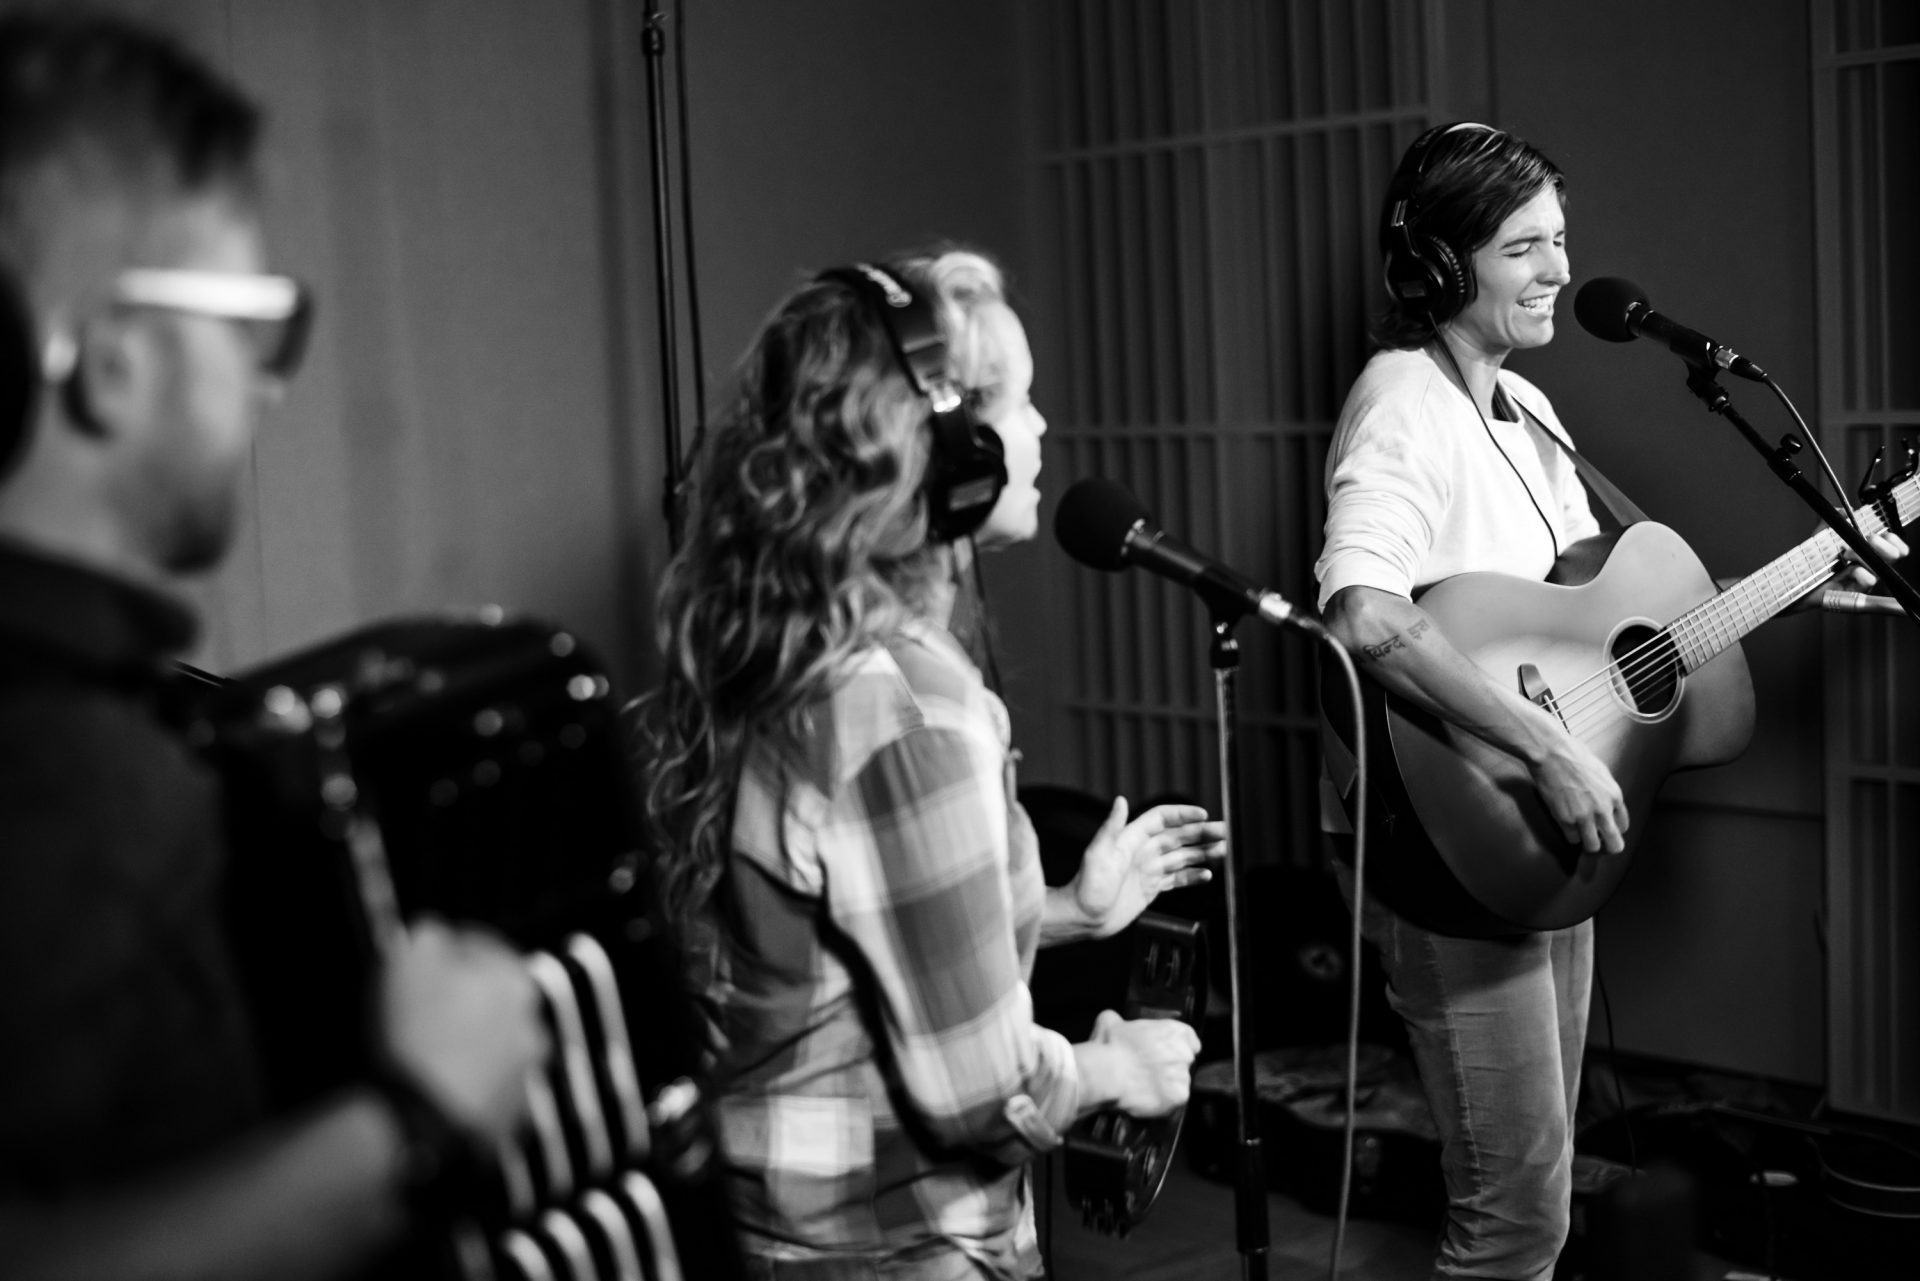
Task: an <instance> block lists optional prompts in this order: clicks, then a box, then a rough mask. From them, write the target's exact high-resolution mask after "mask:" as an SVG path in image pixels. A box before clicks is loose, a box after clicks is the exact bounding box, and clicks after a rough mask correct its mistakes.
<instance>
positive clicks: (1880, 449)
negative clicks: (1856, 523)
mask: <svg viewBox="0 0 1920 1281" xmlns="http://www.w3.org/2000/svg"><path fill="white" fill-rule="evenodd" d="M1886 456H1887V447H1886V446H1885V445H1880V446H1877V447H1876V448H1875V449H1874V451H1873V458H1872V459H1871V461H1869V462H1868V463H1867V470H1866V471H1865V472H1864V473H1863V474H1862V475H1861V477H1860V488H1859V490H1858V491H1856V492H1857V493H1858V494H1859V496H1860V501H1861V502H1863V503H1870V502H1872V501H1873V500H1874V499H1876V498H1878V497H1879V496H1880V494H1879V488H1880V487H1879V486H1878V485H1875V484H1874V483H1873V476H1874V473H1875V472H1877V471H1879V470H1880V462H1881V460H1882V459H1884V458H1885V457H1886Z"/></svg>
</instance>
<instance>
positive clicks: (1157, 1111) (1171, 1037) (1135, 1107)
mask: <svg viewBox="0 0 1920 1281" xmlns="http://www.w3.org/2000/svg"><path fill="white" fill-rule="evenodd" d="M1089 1044H1090V1045H1091V1046H1094V1047H1100V1048H1101V1049H1104V1050H1105V1052H1106V1056H1105V1063H1104V1068H1105V1072H1104V1075H1105V1076H1106V1078H1107V1079H1106V1080H1104V1081H1102V1082H1099V1083H1098V1084H1097V1085H1096V1090H1095V1092H1097V1093H1098V1094H1101V1095H1105V1096H1108V1097H1111V1099H1112V1101H1113V1106H1114V1107H1117V1108H1119V1109H1120V1110H1121V1111H1122V1112H1125V1113H1126V1114H1127V1115H1128V1116H1165V1115H1166V1114H1167V1113H1169V1112H1171V1111H1173V1110H1174V1109H1175V1108H1177V1107H1180V1106H1182V1105H1183V1104H1185V1103H1186V1101H1187V1095H1188V1094H1189V1093H1190V1092H1191V1090H1192V1088H1193V1060H1194V1057H1195V1056H1196V1055H1198V1054H1199V1053H1200V1037H1199V1035H1198V1034H1196V1033H1195V1032H1194V1030H1193V1029H1192V1028H1190V1027H1188V1026H1187V1025H1186V1024H1185V1023H1182V1022H1180V1021H1179V1020H1178V1019H1123V1018H1121V1017H1120V1016H1119V1015H1118V1014H1116V1013H1115V1012H1114V1011H1112V1010H1103V1011H1102V1012H1101V1014H1100V1017H1099V1018H1098V1019H1095V1020H1094V1024H1093V1040H1092V1041H1091V1042H1090V1043H1089ZM1101 1087H1104V1088H1101Z"/></svg>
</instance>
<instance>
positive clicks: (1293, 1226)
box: [1052, 1159, 1433, 1281]
mask: <svg viewBox="0 0 1920 1281" xmlns="http://www.w3.org/2000/svg"><path fill="white" fill-rule="evenodd" d="M1054 1165H1055V1166H1056V1167H1058V1165H1059V1162H1055V1163H1054ZM1054 1178H1055V1184H1056V1186H1055V1190H1056V1191H1059V1190H1060V1189H1059V1187H1058V1182H1059V1174H1058V1173H1057V1170H1056V1173H1055V1176H1054ZM1058 1205H1059V1207H1060V1210H1059V1213H1058V1215H1057V1216H1056V1217H1055V1219H1054V1234H1053V1273H1052V1275H1053V1276H1054V1277H1055V1278H1056V1279H1057V1281H1173V1279H1174V1278H1181V1279H1182V1281H1185V1279H1186V1278H1195V1279H1200V1278H1205V1279H1207V1281H1212V1279H1214V1278H1220V1279H1221V1281H1226V1279H1227V1278H1238V1277H1240V1276H1241V1275H1242V1273H1241V1263H1240V1253H1239V1250H1238V1249H1237V1247H1236V1245H1235V1224H1234V1213H1233V1190H1232V1189H1231V1188H1229V1187H1227V1186H1225V1185H1224V1184H1219V1183H1214V1182H1211V1181H1209V1180H1206V1179H1203V1178H1201V1177H1200V1176H1199V1175H1197V1174H1194V1173H1193V1172H1192V1171H1191V1170H1189V1169H1188V1168H1187V1166H1186V1163H1185V1162H1184V1161H1182V1160H1177V1159H1176V1161H1175V1162H1174V1168H1173V1169H1172V1171H1171V1172H1170V1173H1169V1174H1168V1176H1167V1183H1166V1187H1165V1188H1164V1189H1163V1190H1162V1191H1161V1194H1160V1199H1159V1200H1158V1201H1157V1202H1155V1203H1154V1207H1153V1213H1152V1214H1151V1216H1150V1217H1149V1218H1148V1219H1147V1221H1146V1222H1145V1223H1143V1224H1141V1225H1140V1226H1139V1227H1138V1228H1136V1229H1135V1230H1134V1232H1133V1234H1132V1235H1131V1236H1129V1237H1128V1238H1127V1239H1126V1240H1124V1241H1113V1240H1109V1239H1108V1238H1106V1237H1103V1236H1100V1235H1098V1234H1096V1233H1093V1232H1090V1231H1088V1230H1087V1229H1085V1228H1083V1227H1082V1226H1081V1225H1080V1222H1079V1219H1078V1216H1077V1215H1075V1214H1074V1213H1073V1212H1072V1210H1071V1209H1070V1208H1069V1207H1068V1205H1067V1202H1066V1199H1065V1196H1064V1194H1062V1196H1061V1198H1060V1200H1059V1201H1058ZM1267 1216H1268V1228H1269V1238H1270V1240H1271V1241H1272V1248H1271V1249H1270V1250H1269V1252H1268V1266H1267V1271H1266V1273H1265V1275H1266V1276H1267V1277H1269V1278H1271V1281H1307V1279H1308V1278H1319V1277H1325V1276H1326V1274H1327V1262H1328V1254H1329V1251H1330V1250H1331V1248H1332V1245H1333V1220H1331V1219H1329V1218H1324V1217H1322V1216H1320V1215H1316V1214H1313V1213H1311V1212H1309V1211H1307V1210H1304V1209H1302V1208H1301V1207H1300V1206H1299V1204H1298V1203H1297V1202H1295V1201H1293V1200H1291V1199H1289V1198H1287V1197H1284V1196H1278V1195H1274V1196H1270V1197H1268V1198H1267ZM1432 1250H1433V1235H1432V1233H1430V1232H1427V1231H1423V1230H1421V1229H1419V1228H1416V1227H1412V1226H1409V1225H1406V1224H1400V1223H1368V1222H1359V1221H1356V1222H1354V1223H1353V1224H1351V1225H1350V1227H1349V1228H1348V1232H1347V1240H1346V1247H1345V1251H1344V1254H1343V1263H1342V1267H1341V1270H1340V1275H1341V1276H1342V1277H1347V1278H1356V1279H1364V1281H1425V1279H1426V1276H1427V1263H1428V1261H1429V1260H1430V1259H1431V1258H1432Z"/></svg>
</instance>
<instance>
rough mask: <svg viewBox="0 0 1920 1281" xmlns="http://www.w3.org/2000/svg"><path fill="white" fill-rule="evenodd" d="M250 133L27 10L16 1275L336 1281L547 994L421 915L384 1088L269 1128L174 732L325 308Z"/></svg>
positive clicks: (9, 1039)
mask: <svg viewBox="0 0 1920 1281" xmlns="http://www.w3.org/2000/svg"><path fill="white" fill-rule="evenodd" d="M254 133H255V114H254V111H253V109H252V107H251V106H249V105H248V104H247V103H246V102H245V101H244V100H243V99H242V98H241V97H240V96H239V95H238V94H237V93H236V92H235V91H234V90H232V89H231V88H230V87H228V86H227V85H225V84H224V83H222V82H221V81H219V80H218V79H217V78H216V77H214V76H213V75H212V74H211V73H209V72H208V71H207V70H206V69H205V68H204V67H202V66H201V65H199V64H198V63H197V62H195V61H194V60H193V59H192V58H190V57H188V56H186V55H185V54H183V53H181V52H180V51H179V50H177V49H176V48H174V47H173V46H172V45H170V44H168V43H166V42H164V41H162V40H159V39H156V38H154V37H153V36H152V35H150V34H148V33H145V32H143V31H141V30H139V29H137V28H134V27H131V26H128V25H125V24H123V23H120V22H117V21H111V20H105V19H88V18H84V17H82V18H72V17H56V16H51V14H50V12H48V13H43V14H42V15H40V16H21V15H14V16H0V273H3V274H4V279H0V1272H4V1273H5V1274H6V1275H7V1276H8V1277H12V1278H26V1277H36V1278H38V1277H88V1278H94V1277H99V1278H106V1277H111V1278H118V1279H123V1281H130V1279H135V1278H141V1277H148V1276H166V1277H196V1278H198V1277H267V1276H272V1277H277V1278H279V1277H328V1276H341V1275H349V1274H352V1273H354V1272H356V1271H357V1270H360V1269H362V1268H365V1267H368V1266H370V1265H373V1264H374V1263H376V1262H377V1258H378V1255H379V1253H380V1251H381V1249H382V1247H383V1246H384V1245H385V1244H386V1243H388V1242H390V1241H391V1240H393V1239H394V1238H395V1237H396V1236H397V1235H398V1232H399V1229H400V1227H401V1225H402V1224H404V1223H405V1221H406V1216H407V1210H408V1207H409V1205H411V1204H415V1201H414V1198H416V1197H418V1196H422V1195H426V1194H429V1193H431V1192H432V1191H433V1180H434V1178H435V1176H436V1175H437V1174H438V1173H439V1172H440V1171H442V1170H444V1169H445V1168H446V1167H447V1166H448V1165H449V1164H450V1163H452V1162H453V1161H455V1160H456V1159H457V1157H458V1155H459V1153H460V1152H461V1151H462V1149H463V1146H464V1145H467V1144H470V1143H473V1142H479V1141H485V1140H488V1139H491V1138H495V1137H498V1136H499V1135H501V1134H503V1133H505V1132H506V1130H507V1129H508V1128H509V1127H510V1126H511V1125H512V1124H513V1123H514V1121H515V1119H516V1117H517V1113H518V1110H519V1106H520V1101H521V1099H522V1098H523V1097H524V1078H525V1073H526V1071H527V1069H528V1067H529V1066H530V1065H531V1064H532V1062H533V1061H534V1060H535V1058H536V1057H537V1056H538V1053H539V1050H540V1041H541V1036H540V1033H539V1029H538V1024H537V1016H536V1015H535V1013H534V1008H533V1000H532V992H531V985H530V982H529V980H528V978H527V976H526V974H525V971H524V967H523V966H522V965H521V964H520V963H519V962H518V960H517V958H515V957H514V956H513V954H512V953H511V952H510V951H509V950H508V949H507V948H506V947H505V946H504V945H503V944H501V943H499V942H498V941H496V940H493V939H491V938H489V937H487V936H484V935H480V934H474V933H469V932H465V931H456V930H452V929H449V928H447V927H444V926H439V925H434V924H427V925H424V926H422V927H421V928H419V929H417V930H415V931H414V932H413V934H412V935H411V937H410V938H409V939H408V940H407V941H406V942H405V943H404V944H402V945H401V946H400V947H399V948H398V949H397V951H396V952H395V954H394V956H393V957H392V959H391V960H390V961H389V963H388V965H387V967H386V970H385V971H384V973H383V975H382V981H381V985H380V990H379V992H378V994H377V995H378V999H377V1002H376V1004H377V1010H376V1017H377V1019H378V1026H379V1028H380V1033H381V1035H380V1038H379V1039H380V1046H381V1049H382V1051H383V1069H382V1070H381V1071H379V1072H378V1073H375V1074H372V1075H373V1077H374V1079H370V1080H369V1081H368V1082H367V1083H365V1084H364V1085H360V1086H357V1087H355V1088H353V1089H350V1090H347V1091H344V1092H343V1093H342V1094H341V1095H340V1096H338V1097H336V1098H333V1099H329V1100H327V1101H325V1102H324V1103H323V1104H321V1105H320V1106H318V1107H316V1108H314V1109H313V1110H311V1111H309V1112H308V1113H306V1114H304V1115H299V1116H295V1117H275V1118H271V1119H270V1118H268V1117H267V1116H266V1114H265V1108H264V1103H263V1099H262V1097H261V1096H262V1083H261V1081H260V1080H259V1077H258V1072H257V1068H256V1065H255V1062H254V1059H253V1051H252V1045H251V1041H250V1037H249V1031H248V1025H247V1012H246V1009H245V1007H244V1005H243V1004H242V1002H241V1000H240V997H239V992H238V983H237V975H236V973H235V970H236V961H235V959H234V958H233V956H232V955H231V954H230V953H229V951H228V948H227V943H226V939H225V935H224V932H223V930H222V928H221V925H220V892H221V888H222V874H223V867H224V861H225V857H226V854H225V851H224V849H223V847H222V838H221V835H220V833H221V821H220V815H221V810H220V804H219V792H218V783H217V780H215V779H213V778H212V777H211V776H210V775H209V774H208V773H207V771H206V770H205V769H204V768H203V767H202V766H201V765H200V764H199V763H198V762H197V760H196V759H195V758H194V756H193V754H192V753H191V752H190V751H189V750H188V749H187V748H186V746H185V745H184V744H183V743H182V742H180V741H179V739H178V738H177V737H175V735H174V733H173V731H172V730H171V729H170V728H169V727H168V726H167V725H166V724H165V723H164V722H163V720H162V719H161V717H160V716H159V715H158V714H157V713H156V711H155V704H156V702H157V699H158V695H159V692H160V685H159V681H158V679H157V676H158V673H159V672H160V671H161V670H162V669H163V668H164V666H165V662H166V660H167V659H168V658H169V657H170V656H172V655H173V654H176V653H178V652H180V651H181V650H183V649H185V648H186V647H187V646H188V645H189V644H190V643H191V640H192V637H193V633H194V629H195V626H196V624H195V619H194V617H193V615H192V614H191V612H190V611H189V610H188V609H187V608H186V607H185V606H184V605H183V604H182V603H181V602H180V601H179V599H178V598H177V597H176V596H175V595H174V592H173V590H172V583H173V580H174V578H175V577H176V576H177V575H180V574H184V573H188V572H191V571H194V570H199V569H204V568H206V567H208V566H210V565H212V564H214V563H215V562H216V561H218V559H219V558H220V556H221V554H222V553H223V552H224V551H225V550H226V548H227V545H228V543H229V542H230V540H231V537H232V532H233V526H234V520H235V511H236V498H237V494H238V491H239V487H240V484H241V481H242V478H243V476H244V474H245V469H246V466H247V461H248V455H249V450H250V449H251V445H252V440H253V432H254V428H255V423H256V420H257V418H258V417H259V415H260V413H261V412H262V410H263V409H264V408H265V407H266V406H267V405H268V404H269V403H270V402H272V401H273V400H274V399H275V398H277V396H278V395H279V394H280V392H281V390H282V389H283V387H284V384H285V381H286V379H287V378H288V377H290V376H291V375H292V373H293V372H294V369H295V367H296V366H297V364H298V361H299V357H300V349H301V341H302V338H303V336H304V331H305V327H306V320H307V316H308V313H309V307H308V301H307V296H306V291H305V290H304V289H303V288H301V286H300V285H299V284H298V283H297V282H295V281H293V280H290V279H288V278H286V277H283V276H276V275H270V274H266V273H265V271H264V266H265V258H264V251H263V247H262V243H261V235H260V227H259V221H258V218H257V215H256V212H255V190H254V188H255V180H254V169H253V158H252V152H253V138H254Z"/></svg>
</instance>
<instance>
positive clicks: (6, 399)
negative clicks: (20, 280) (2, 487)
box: [0, 272, 40, 478]
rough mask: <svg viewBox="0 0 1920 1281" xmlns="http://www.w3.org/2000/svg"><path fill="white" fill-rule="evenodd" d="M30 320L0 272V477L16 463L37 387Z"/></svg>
mask: <svg viewBox="0 0 1920 1281" xmlns="http://www.w3.org/2000/svg"><path fill="white" fill-rule="evenodd" d="M38 366H39V358H38V355H37V353H36V352H35V351H34V342H33V317H32V314H31V313H30V312H29V311H28V310H27V305H26V299H25V298H24V297H23V296H22V295H21V293H20V291H19V290H18V289H17V288H16V287H15V286H14V283H13V278H12V277H11V276H10V275H8V274H7V273H5V272H0V478H4V477H5V476H6V474H7V472H8V471H9V470H11V469H12V467H13V464H14V463H15V462H16V461H18V459H19V456H20V454H21V452H22V451H23V450H24V449H25V447H26V443H27V432H28V431H29V430H30V429H31V428H32V425H33V411H34V403H35V399H36V397H35V392H36V391H37V389H38V388H39V385H40V370H39V368H38Z"/></svg>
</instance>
